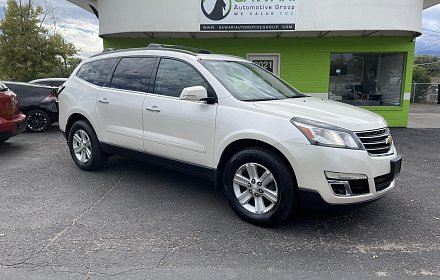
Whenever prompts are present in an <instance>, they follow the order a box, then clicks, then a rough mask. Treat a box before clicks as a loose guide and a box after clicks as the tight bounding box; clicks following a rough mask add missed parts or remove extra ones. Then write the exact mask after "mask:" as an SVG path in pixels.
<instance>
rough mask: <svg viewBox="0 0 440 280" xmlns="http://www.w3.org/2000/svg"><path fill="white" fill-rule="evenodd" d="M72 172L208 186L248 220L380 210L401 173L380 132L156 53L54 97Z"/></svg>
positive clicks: (230, 61) (104, 66)
mask: <svg viewBox="0 0 440 280" xmlns="http://www.w3.org/2000/svg"><path fill="white" fill-rule="evenodd" d="M59 104H60V118H59V124H60V128H61V130H62V131H63V132H64V134H65V136H66V138H67V142H68V145H69V149H70V153H71V156H72V158H73V161H74V162H75V163H76V165H77V166H79V167H80V168H81V169H84V170H88V171H91V170H97V169H99V168H101V167H102V166H103V165H104V164H105V162H106V160H107V158H108V156H109V155H113V154H120V155H127V156H131V157H136V158H138V159H142V160H146V161H148V162H151V163H154V164H159V165H162V166H166V167H171V168H177V169H179V170H183V171H186V172H191V173H193V174H199V175H203V176H207V177H209V178H211V179H212V180H213V181H214V182H215V183H216V185H217V186H221V187H222V188H224V190H225V193H226V196H227V198H228V201H229V203H230V205H231V206H232V208H233V209H234V211H235V212H236V213H237V214H238V215H239V216H240V217H241V218H243V219H244V220H246V221H248V222H251V223H254V224H258V225H262V226H271V225H279V224H281V223H283V222H285V221H286V219H287V218H288V217H289V216H290V215H291V214H292V213H293V212H294V210H295V206H299V205H306V206H312V207H318V206H319V207H320V206H322V205H352V204H359V203H365V202H370V201H373V200H376V199H378V198H380V197H382V196H383V195H385V194H386V193H388V192H389V191H390V190H391V189H392V188H393V187H394V179H395V177H396V176H397V175H398V174H399V172H400V166H401V157H400V156H398V155H397V153H396V150H395V148H394V145H393V140H392V137H391V136H390V131H389V129H388V127H387V123H386V122H385V120H384V119H383V118H382V117H380V116H378V115H376V114H374V113H371V112H369V111H366V110H363V109H360V108H357V107H353V106H350V105H344V104H342V103H337V102H334V101H328V100H321V99H318V98H313V97H309V96H306V95H303V94H301V93H300V92H298V91H297V90H296V89H294V88H293V87H291V86H290V85H288V84H287V83H286V82H284V81H282V80H280V79H279V78H278V77H276V76H274V75H272V74H271V73H269V72H267V71H265V70H264V69H262V68H260V67H258V66H256V65H254V64H252V63H251V62H249V61H247V60H244V59H242V58H238V57H232V56H226V55H214V54H209V53H207V51H200V52H197V51H188V50H183V49H178V48H177V47H173V48H170V47H169V46H162V45H151V46H149V47H147V48H143V49H131V50H123V51H114V50H113V51H106V52H103V53H102V54H99V55H96V56H94V57H91V58H89V59H87V60H86V61H84V62H83V63H81V64H80V65H79V66H78V68H77V69H76V70H75V71H74V73H73V74H72V76H71V77H70V79H69V80H68V81H67V82H66V83H65V84H64V86H63V87H62V88H61V89H60V95H59Z"/></svg>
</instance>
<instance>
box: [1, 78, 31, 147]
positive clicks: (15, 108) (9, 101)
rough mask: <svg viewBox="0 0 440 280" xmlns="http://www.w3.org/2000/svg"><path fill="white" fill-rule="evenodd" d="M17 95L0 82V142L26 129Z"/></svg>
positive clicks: (24, 117)
mask: <svg viewBox="0 0 440 280" xmlns="http://www.w3.org/2000/svg"><path fill="white" fill-rule="evenodd" d="M26 126H27V122H26V116H25V115H24V114H23V113H22V112H20V102H19V100H18V97H17V96H16V95H15V93H13V92H12V91H10V90H9V89H8V88H7V87H6V86H5V84H3V83H2V82H0V144H1V143H3V142H5V141H6V140H8V139H9V138H11V137H12V136H14V135H17V134H18V133H20V132H23V131H24V130H25V129H26Z"/></svg>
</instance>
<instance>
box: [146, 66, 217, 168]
mask: <svg viewBox="0 0 440 280" xmlns="http://www.w3.org/2000/svg"><path fill="white" fill-rule="evenodd" d="M152 86H154V94H147V96H146V98H145V102H144V130H145V131H144V148H145V152H146V153H147V154H152V155H158V156H161V157H165V158H169V159H173V160H178V161H181V162H184V163H191V164H193V165H199V166H203V167H211V165H212V157H213V145H214V130H215V117H216V113H217V105H216V104H206V103H204V102H192V101H185V100H180V98H179V97H180V94H181V93H182V90H183V89H184V88H186V87H192V86H203V87H205V88H206V89H208V91H209V93H208V95H210V96H211V97H215V96H214V95H215V93H214V92H213V90H211V87H210V86H209V84H208V83H207V81H205V79H204V78H203V77H202V76H201V74H200V73H199V72H198V71H197V70H196V69H195V68H194V67H193V66H192V65H190V64H189V63H187V62H184V61H181V60H176V59H171V58H162V59H161V60H160V63H159V66H158V69H157V74H156V77H155V81H154V83H153V81H152Z"/></svg>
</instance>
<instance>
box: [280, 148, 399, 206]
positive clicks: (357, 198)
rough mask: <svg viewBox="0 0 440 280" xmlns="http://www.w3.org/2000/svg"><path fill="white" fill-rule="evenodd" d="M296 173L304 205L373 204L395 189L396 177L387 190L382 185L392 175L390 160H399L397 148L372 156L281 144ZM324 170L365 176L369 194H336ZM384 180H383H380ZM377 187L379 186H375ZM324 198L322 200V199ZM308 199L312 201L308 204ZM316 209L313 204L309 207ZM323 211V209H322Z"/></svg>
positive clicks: (346, 150) (360, 152)
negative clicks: (379, 155) (385, 154)
mask: <svg viewBox="0 0 440 280" xmlns="http://www.w3.org/2000/svg"><path fill="white" fill-rule="evenodd" d="M277 148H278V149H280V150H281V151H282V152H283V153H284V155H285V156H286V157H287V159H288V161H289V162H290V164H291V165H292V168H293V170H294V172H295V176H296V179H297V183H298V188H299V189H300V199H301V200H302V201H301V202H302V204H313V201H318V202H319V200H321V202H322V203H317V202H315V204H327V205H355V204H362V203H368V202H371V201H374V200H376V199H379V198H381V197H383V196H384V195H385V194H387V193H388V192H389V191H391V190H392V189H393V188H394V186H395V181H394V176H393V178H389V180H388V184H387V185H386V187H385V188H381V187H380V186H379V182H380V180H382V179H383V178H388V176H389V175H390V173H393V170H392V168H391V161H393V160H396V159H399V156H398V155H397V153H396V150H395V148H394V146H393V147H392V151H393V154H391V155H388V156H381V157H373V156H370V155H369V154H368V152H367V151H359V150H348V149H338V148H328V147H321V146H314V145H308V144H298V143H293V142H281V143H278V147H277ZM325 171H331V172H341V173H351V174H363V175H366V177H367V179H366V182H365V184H367V186H366V188H367V190H366V192H365V193H362V194H355V195H352V196H341V195H337V194H335V192H334V190H333V189H332V187H330V185H329V181H330V180H328V179H327V178H326V176H325V173H324V172H325ZM381 178H382V179H381ZM376 185H377V186H376ZM319 198H321V199H319ZM305 200H309V202H308V203H305ZM308 206H313V205H308ZM320 208H321V207H320Z"/></svg>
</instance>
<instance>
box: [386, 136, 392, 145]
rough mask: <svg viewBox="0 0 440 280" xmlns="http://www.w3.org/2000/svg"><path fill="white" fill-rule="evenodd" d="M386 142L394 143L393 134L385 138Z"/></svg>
mask: <svg viewBox="0 0 440 280" xmlns="http://www.w3.org/2000/svg"><path fill="white" fill-rule="evenodd" d="M385 143H386V144H387V145H391V144H393V136H391V135H390V136H388V138H387V139H386V140H385Z"/></svg>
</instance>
